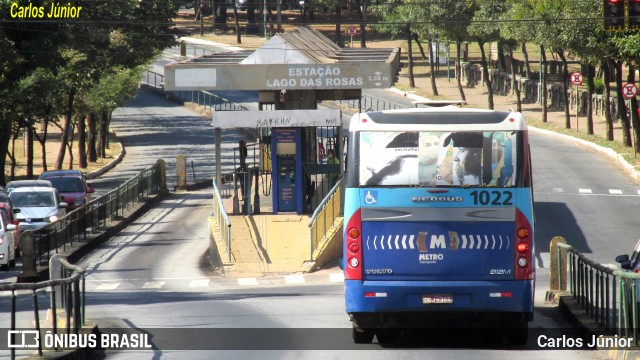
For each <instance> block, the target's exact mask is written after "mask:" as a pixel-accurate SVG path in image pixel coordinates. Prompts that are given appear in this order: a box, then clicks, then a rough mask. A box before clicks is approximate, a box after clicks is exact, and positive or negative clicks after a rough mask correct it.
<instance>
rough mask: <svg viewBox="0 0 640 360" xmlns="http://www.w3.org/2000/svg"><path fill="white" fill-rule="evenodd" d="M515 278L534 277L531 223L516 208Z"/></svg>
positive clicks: (527, 278)
mask: <svg viewBox="0 0 640 360" xmlns="http://www.w3.org/2000/svg"><path fill="white" fill-rule="evenodd" d="M515 226H516V228H515V230H516V246H515V251H514V252H515V266H514V268H515V279H516V280H531V279H533V276H534V275H533V274H534V273H533V266H532V252H533V249H532V246H533V240H532V239H531V233H532V231H531V224H529V220H527V217H526V216H524V214H523V213H522V212H521V211H520V210H517V209H516V224H515Z"/></svg>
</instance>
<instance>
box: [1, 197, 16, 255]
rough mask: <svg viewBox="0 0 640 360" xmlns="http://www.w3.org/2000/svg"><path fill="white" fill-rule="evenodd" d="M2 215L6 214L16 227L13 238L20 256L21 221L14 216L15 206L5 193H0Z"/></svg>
mask: <svg viewBox="0 0 640 360" xmlns="http://www.w3.org/2000/svg"><path fill="white" fill-rule="evenodd" d="M0 213H4V215H5V216H6V217H7V219H8V220H9V223H10V224H13V225H16V229H15V230H13V238H14V239H15V242H16V244H15V246H16V254H18V255H20V233H21V232H20V221H18V219H16V218H15V216H14V215H13V205H12V204H11V200H9V196H7V194H5V193H3V192H0Z"/></svg>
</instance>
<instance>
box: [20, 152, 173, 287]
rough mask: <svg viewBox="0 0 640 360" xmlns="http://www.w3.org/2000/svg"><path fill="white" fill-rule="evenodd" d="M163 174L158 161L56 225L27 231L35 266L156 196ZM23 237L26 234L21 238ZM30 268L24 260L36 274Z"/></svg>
mask: <svg viewBox="0 0 640 360" xmlns="http://www.w3.org/2000/svg"><path fill="white" fill-rule="evenodd" d="M163 171H164V162H163V161H162V160H158V162H156V164H154V165H153V166H152V167H150V168H149V169H146V170H143V171H141V172H140V173H139V174H138V175H136V176H134V177H133V178H131V179H129V180H127V181H126V182H125V183H124V184H122V185H120V186H118V187H117V188H116V189H113V190H111V191H109V192H108V193H106V194H105V195H102V196H101V197H99V198H97V199H94V200H92V201H90V202H88V203H86V204H85V205H83V206H82V207H80V208H78V209H75V210H73V211H71V212H69V213H67V214H65V215H64V216H62V217H61V218H60V219H58V220H56V221H55V222H52V223H50V224H48V225H46V226H44V227H41V228H38V229H34V230H30V232H31V233H32V234H33V236H34V245H35V246H34V247H35V259H33V260H35V263H36V264H35V265H37V264H43V263H44V264H47V263H48V262H49V259H50V258H51V255H52V254H57V253H59V252H60V251H62V252H64V251H66V248H67V246H72V245H73V244H74V242H77V241H79V240H80V239H85V240H86V239H87V235H88V234H92V233H94V232H95V231H97V230H99V229H101V228H104V227H106V226H107V225H108V222H109V221H113V220H115V219H116V218H117V217H118V216H122V215H124V212H125V210H126V209H129V208H130V207H132V206H133V205H134V203H137V202H140V201H142V200H143V199H144V198H146V197H148V196H149V195H150V194H156V193H159V192H160V191H161V190H163V189H162V187H163V186H164V184H162V178H163V175H162V172H163ZM25 234H26V231H25V232H23V235H21V236H24V235H25ZM21 239H22V238H21ZM31 265H32V264H28V263H26V259H25V264H24V265H23V269H25V271H26V270H34V271H35V268H34V269H31V267H35V266H31ZM30 275H33V274H30Z"/></svg>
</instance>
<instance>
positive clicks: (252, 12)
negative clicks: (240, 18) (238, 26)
mask: <svg viewBox="0 0 640 360" xmlns="http://www.w3.org/2000/svg"><path fill="white" fill-rule="evenodd" d="M246 32H247V34H256V33H257V32H258V25H257V24H256V7H255V1H251V0H249V1H247V28H246Z"/></svg>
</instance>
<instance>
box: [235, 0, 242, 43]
mask: <svg viewBox="0 0 640 360" xmlns="http://www.w3.org/2000/svg"><path fill="white" fill-rule="evenodd" d="M233 18H234V19H235V20H234V22H235V24H236V42H237V43H238V44H242V37H241V35H240V21H239V20H238V7H237V6H236V2H235V1H234V2H233Z"/></svg>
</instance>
